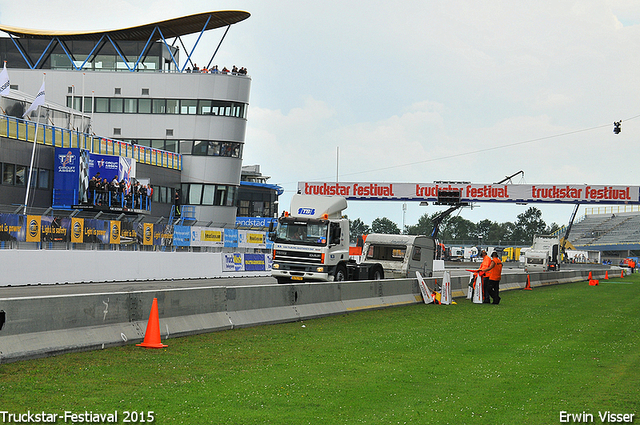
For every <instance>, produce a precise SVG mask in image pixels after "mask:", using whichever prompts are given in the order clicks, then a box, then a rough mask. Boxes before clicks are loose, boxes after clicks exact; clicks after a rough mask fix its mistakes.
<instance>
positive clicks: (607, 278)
mask: <svg viewBox="0 0 640 425" xmlns="http://www.w3.org/2000/svg"><path fill="white" fill-rule="evenodd" d="M604 278H605V280H609V270H607V271H605V272H604Z"/></svg>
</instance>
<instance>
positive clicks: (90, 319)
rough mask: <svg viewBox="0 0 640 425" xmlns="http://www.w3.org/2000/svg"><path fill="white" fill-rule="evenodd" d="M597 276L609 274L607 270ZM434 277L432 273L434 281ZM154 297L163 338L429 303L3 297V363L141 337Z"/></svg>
mask: <svg viewBox="0 0 640 425" xmlns="http://www.w3.org/2000/svg"><path fill="white" fill-rule="evenodd" d="M587 275H588V272H583V271H562V272H546V273H531V275H530V277H531V286H533V287H534V288H535V287H536V286H541V285H547V284H555V283H565V282H574V281H582V280H586V279H587ZM593 277H594V278H595V279H601V278H603V277H604V270H602V271H598V272H595V273H594V276H593ZM434 279H435V278H431V279H428V281H429V284H430V285H433V283H434V282H433V281H434ZM526 281H527V278H526V274H523V273H519V274H506V275H504V276H503V281H502V282H501V290H507V289H516V288H523V287H524V286H525V284H526ZM468 282H469V279H468V277H459V278H454V279H452V292H453V293H454V296H465V295H466V291H467V288H468ZM0 294H1V292H0ZM153 298H157V299H158V314H159V317H160V332H161V336H162V339H163V340H164V339H167V338H171V337H177V336H184V335H191V334H197V333H204V332H212V331H219V330H226V329H233V328H237V327H247V326H255V325H261V324H275V323H284V322H292V321H299V320H307V319H313V318H318V317H323V316H329V315H335V314H344V313H348V312H352V311H358V310H370V309H378V308H386V307H393V306H399V305H407V304H415V303H421V302H422V298H421V296H420V291H419V289H418V284H417V280H416V279H394V280H378V281H361V282H343V283H310V284H288V285H264V286H258V285H252V286H233V287H223V286H212V287H205V288H189V289H167V290H159V291H132V292H117V293H102V294H85V295H69V296H45V297H34V298H0V363H4V362H11V361H16V360H21V359H28V358H35V357H42V356H48V355H54V354H59V353H64V352H71V351H81V350H92V349H101V348H105V347H109V346H116V345H123V344H127V343H137V342H141V341H142V340H143V338H144V333H145V329H146V325H147V319H148V317H149V311H150V309H151V304H152V301H153ZM169 346H170V343H169Z"/></svg>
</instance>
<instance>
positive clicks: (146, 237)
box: [138, 223, 153, 245]
mask: <svg viewBox="0 0 640 425" xmlns="http://www.w3.org/2000/svg"><path fill="white" fill-rule="evenodd" d="M138 243H139V244H141V245H153V223H139V224H138Z"/></svg>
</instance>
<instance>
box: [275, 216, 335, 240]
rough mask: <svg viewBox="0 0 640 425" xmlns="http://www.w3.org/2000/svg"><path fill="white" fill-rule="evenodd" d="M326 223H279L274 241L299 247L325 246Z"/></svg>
mask: <svg viewBox="0 0 640 425" xmlns="http://www.w3.org/2000/svg"><path fill="white" fill-rule="evenodd" d="M327 228H328V223H327V222H305V221H281V222H280V223H279V224H278V230H277V231H276V241H277V242H285V243H292V244H300V245H322V246H324V245H326V244H327Z"/></svg>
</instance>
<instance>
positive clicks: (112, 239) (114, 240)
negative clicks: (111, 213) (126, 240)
mask: <svg viewBox="0 0 640 425" xmlns="http://www.w3.org/2000/svg"><path fill="white" fill-rule="evenodd" d="M109 229H111V232H110V234H109V243H110V244H114V245H120V222H119V221H114V220H111V221H110V222H109Z"/></svg>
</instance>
